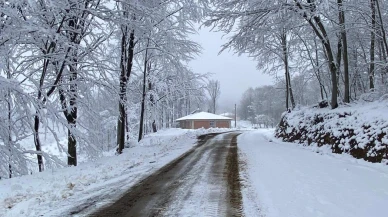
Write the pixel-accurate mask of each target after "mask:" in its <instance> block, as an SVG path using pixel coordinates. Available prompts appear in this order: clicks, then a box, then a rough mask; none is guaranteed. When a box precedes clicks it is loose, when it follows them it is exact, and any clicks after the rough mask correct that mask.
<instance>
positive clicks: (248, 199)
mask: <svg viewBox="0 0 388 217" xmlns="http://www.w3.org/2000/svg"><path fill="white" fill-rule="evenodd" d="M272 135H273V130H258V131H248V132H246V133H243V134H242V135H240V136H239V137H238V147H239V155H240V159H241V160H242V168H243V169H242V171H241V175H242V179H243V180H244V181H243V182H244V183H243V187H244V188H243V204H244V212H245V213H246V216H266V217H274V216H279V217H284V216H287V217H293V216H295V217H304V216H306V217H311V216H314V217H318V216H322V217H323V216H327V217H333V216H341V217H347V216H349V217H363V216H365V217H367V216H368V217H369V216H374V217H379V216H381V217H383V216H384V217H385V216H387V211H386V206H387V204H388V167H387V166H385V165H383V164H372V163H368V162H365V161H363V160H357V159H354V158H352V157H350V156H349V155H337V154H332V153H331V150H330V149H327V147H323V148H322V149H317V148H313V147H304V146H301V145H297V144H291V143H284V142H280V141H279V140H277V139H275V138H273V136H272Z"/></svg>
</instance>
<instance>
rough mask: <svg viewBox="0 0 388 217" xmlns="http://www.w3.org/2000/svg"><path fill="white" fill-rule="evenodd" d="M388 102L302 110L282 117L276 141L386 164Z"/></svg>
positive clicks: (387, 155) (387, 152)
mask: <svg viewBox="0 0 388 217" xmlns="http://www.w3.org/2000/svg"><path fill="white" fill-rule="evenodd" d="M387 108H388V101H387V100H385V98H381V99H380V100H378V101H375V102H370V103H365V102H359V103H358V104H352V105H350V106H349V105H347V106H342V107H340V108H338V109H335V110H331V109H329V108H315V107H314V108H303V109H300V110H296V111H292V112H291V113H286V114H284V115H283V117H282V120H281V122H280V124H279V125H278V127H277V129H276V133H275V134H276V137H278V138H281V139H282V140H283V141H285V142H298V143H303V144H306V145H316V146H319V147H320V146H323V145H329V146H331V149H332V152H333V153H349V154H350V155H352V156H353V157H355V158H359V159H360V158H362V159H364V160H366V161H370V162H382V161H387V160H388V135H387V130H388V112H387Z"/></svg>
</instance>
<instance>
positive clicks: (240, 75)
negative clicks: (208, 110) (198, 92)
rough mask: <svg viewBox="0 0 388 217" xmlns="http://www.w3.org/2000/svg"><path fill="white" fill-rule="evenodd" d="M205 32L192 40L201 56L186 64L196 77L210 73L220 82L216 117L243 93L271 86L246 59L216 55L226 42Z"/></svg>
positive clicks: (207, 30) (217, 35)
mask: <svg viewBox="0 0 388 217" xmlns="http://www.w3.org/2000/svg"><path fill="white" fill-rule="evenodd" d="M209 30H210V29H209V28H202V29H200V30H199V31H198V32H199V34H197V35H193V36H192V38H193V40H195V41H196V42H198V43H200V44H201V46H202V47H203V53H202V54H201V55H200V56H199V57H198V58H197V59H196V60H194V61H192V62H191V63H190V67H191V68H192V70H193V71H194V72H196V73H207V72H210V73H213V76H212V79H215V80H219V81H220V84H221V96H220V100H219V108H220V109H219V110H218V111H217V113H222V112H226V110H227V109H230V108H233V107H234V104H235V103H237V104H238V102H239V101H240V98H241V95H242V94H243V92H244V91H245V90H246V89H248V88H249V87H258V86H263V85H268V84H272V81H273V79H272V78H271V77H270V76H268V75H264V74H263V73H261V72H260V71H258V70H257V69H256V63H255V61H253V60H251V59H249V58H248V57H246V56H238V55H236V54H233V51H224V52H223V53H222V54H220V55H218V52H219V51H220V50H221V45H222V44H224V43H225V42H226V39H225V37H224V38H222V36H223V34H222V33H220V32H210V31H209Z"/></svg>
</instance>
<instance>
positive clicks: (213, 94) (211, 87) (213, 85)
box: [206, 80, 221, 114]
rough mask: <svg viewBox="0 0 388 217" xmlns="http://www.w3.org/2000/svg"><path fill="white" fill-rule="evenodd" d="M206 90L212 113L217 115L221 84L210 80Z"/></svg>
mask: <svg viewBox="0 0 388 217" xmlns="http://www.w3.org/2000/svg"><path fill="white" fill-rule="evenodd" d="M206 90H207V92H208V94H209V97H210V106H211V107H210V111H211V112H212V113H214V114H215V113H216V111H217V100H218V99H219V98H220V95H221V90H220V82H219V81H217V80H210V81H209V83H208V84H207V87H206Z"/></svg>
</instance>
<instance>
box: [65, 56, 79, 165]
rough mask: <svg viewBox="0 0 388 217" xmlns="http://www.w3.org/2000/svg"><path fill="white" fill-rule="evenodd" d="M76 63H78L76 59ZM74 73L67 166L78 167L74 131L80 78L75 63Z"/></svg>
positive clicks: (71, 81) (71, 91) (71, 84)
mask: <svg viewBox="0 0 388 217" xmlns="http://www.w3.org/2000/svg"><path fill="white" fill-rule="evenodd" d="M74 61H76V60H75V59H74ZM70 68H72V69H70V70H71V71H72V73H71V76H70V94H71V96H70V109H71V110H70V114H67V116H68V117H67V121H68V124H69V129H68V135H67V139H68V144H67V151H68V157H67V165H68V166H77V139H76V138H75V137H74V135H73V133H72V130H71V129H75V128H76V127H77V115H78V114H77V113H78V108H77V98H78V94H77V89H78V88H77V77H78V72H77V68H76V62H74V66H72V67H70Z"/></svg>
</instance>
